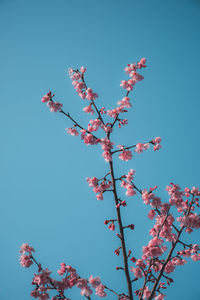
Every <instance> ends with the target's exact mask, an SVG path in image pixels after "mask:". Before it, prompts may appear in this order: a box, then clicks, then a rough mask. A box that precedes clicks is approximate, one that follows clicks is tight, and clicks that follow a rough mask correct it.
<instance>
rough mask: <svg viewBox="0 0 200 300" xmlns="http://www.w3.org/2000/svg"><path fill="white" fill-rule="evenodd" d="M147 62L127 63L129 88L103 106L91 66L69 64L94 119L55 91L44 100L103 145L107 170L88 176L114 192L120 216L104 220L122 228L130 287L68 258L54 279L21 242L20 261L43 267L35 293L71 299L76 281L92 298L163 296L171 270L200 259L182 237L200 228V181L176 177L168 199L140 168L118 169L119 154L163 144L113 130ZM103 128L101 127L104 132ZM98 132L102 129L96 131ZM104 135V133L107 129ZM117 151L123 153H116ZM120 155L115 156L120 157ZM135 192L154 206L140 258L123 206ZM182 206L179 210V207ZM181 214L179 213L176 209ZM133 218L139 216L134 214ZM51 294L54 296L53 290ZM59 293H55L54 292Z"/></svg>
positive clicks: (88, 140) (100, 190) (100, 192)
mask: <svg viewBox="0 0 200 300" xmlns="http://www.w3.org/2000/svg"><path fill="white" fill-rule="evenodd" d="M145 67H146V59H145V58H142V59H141V60H140V61H139V62H138V63H133V64H128V66H127V67H126V68H125V71H126V73H127V75H128V76H129V79H128V80H122V81H121V84H120V85H121V87H122V88H123V89H124V90H125V96H124V98H123V99H121V100H120V101H118V103H117V107H116V108H114V109H110V110H109V109H107V110H106V108H105V107H101V108H99V107H98V105H97V103H96V102H97V101H96V99H97V98H98V94H97V93H95V92H94V91H93V90H92V89H91V88H89V87H88V86H87V84H86V81H85V72H86V69H85V68H84V67H81V68H80V69H76V70H74V69H69V75H70V77H71V79H72V84H73V86H74V88H75V90H76V91H77V93H78V95H79V96H80V97H81V98H82V99H83V100H84V101H85V102H86V103H87V105H86V106H85V107H84V108H83V111H84V112H85V113H86V114H91V115H95V118H93V119H92V120H90V121H89V124H88V125H87V126H86V127H84V126H83V125H82V124H80V123H79V121H78V120H75V119H74V118H73V117H72V116H71V114H70V113H68V112H65V111H64V110H63V105H62V104H61V103H59V102H56V101H54V94H52V93H51V92H48V93H47V94H46V95H45V96H44V97H43V98H42V100H41V101H42V102H43V103H46V104H47V106H48V107H49V108H50V111H51V112H59V113H61V114H63V115H65V116H66V117H67V118H68V119H69V121H70V122H71V123H72V126H71V127H69V128H67V129H66V131H67V133H68V134H70V135H72V136H79V135H80V136H81V140H82V141H83V142H84V143H85V144H86V145H91V146H98V145H100V146H101V148H102V150H103V153H102V156H103V158H104V160H105V161H106V163H107V165H105V168H106V172H105V174H103V176H102V177H101V178H97V177H95V176H94V177H92V178H90V177H88V178H87V182H88V184H89V186H90V187H92V188H93V191H94V193H95V194H96V198H97V200H99V201H102V200H103V198H104V196H105V195H106V194H107V192H110V193H108V195H109V196H110V194H112V197H113V198H114V205H115V209H116V216H115V218H110V219H107V220H105V222H104V224H105V225H107V226H108V229H109V230H111V231H115V230H116V231H117V234H116V235H117V237H118V240H119V247H118V248H117V249H116V250H115V251H114V252H115V255H117V256H121V258H122V266H121V267H117V269H121V270H122V271H123V272H124V276H125V279H126V287H124V290H123V291H115V290H113V289H112V288H111V287H110V286H109V285H107V283H105V282H103V281H101V279H100V277H93V276H92V275H91V276H90V277H89V278H82V277H81V274H80V275H79V274H78V273H77V271H76V269H75V268H74V267H72V266H70V265H66V264H65V263H61V264H60V269H59V270H58V274H59V275H60V276H61V277H62V278H61V280H55V279H53V277H52V276H51V272H50V271H49V270H48V269H44V268H43V267H42V265H41V264H40V263H39V262H38V261H37V260H36V257H35V256H34V255H33V252H35V250H34V248H33V247H31V246H29V245H28V244H27V243H26V244H23V245H22V246H21V250H20V252H21V257H20V263H21V265H22V266H23V267H26V268H28V267H30V266H31V265H32V264H33V263H34V264H36V266H37V268H38V273H37V274H34V277H33V281H32V284H33V286H34V289H33V290H32V292H31V296H32V297H33V298H37V299H40V300H46V299H49V298H50V297H52V298H51V299H52V300H58V299H69V298H68V296H67V291H68V289H70V288H72V287H74V286H76V287H78V288H80V290H81V292H80V293H81V295H82V296H84V297H85V298H87V299H92V293H93V291H94V290H95V293H96V295H97V296H99V297H107V298H109V294H110V293H112V294H114V295H116V299H119V300H126V299H127V300H128V299H129V300H132V299H134V298H139V299H156V300H162V299H164V298H165V297H166V292H165V293H164V292H163V291H165V290H166V288H167V286H169V285H170V284H171V283H172V282H173V279H172V277H171V273H172V272H173V271H174V270H175V268H176V267H177V266H181V265H184V264H185V263H186V258H189V257H191V259H192V260H193V261H199V260H200V253H199V250H200V247H199V245H198V244H188V243H187V241H183V240H182V233H183V232H184V231H185V232H186V233H188V234H190V233H191V232H192V231H193V230H194V229H199V228H200V216H199V214H198V212H197V211H198V209H199V207H200V206H199V197H200V191H199V189H198V188H197V187H192V188H188V187H186V188H185V189H184V190H181V188H180V187H179V186H178V185H177V184H174V183H170V185H168V186H167V188H166V189H167V192H168V194H169V201H168V202H163V201H162V200H161V199H160V198H159V197H158V196H157V195H156V192H155V191H156V189H157V186H154V187H150V188H149V189H143V190H142V189H141V188H140V187H138V186H136V184H135V182H134V176H135V170H133V169H131V170H130V171H129V172H128V174H123V173H122V174H116V172H115V169H114V164H117V159H118V158H119V159H121V160H123V161H128V160H131V159H132V151H134V152H135V153H138V154H140V153H142V152H143V151H146V150H147V149H149V148H150V147H151V146H152V147H153V150H154V151H158V150H159V149H160V148H161V138H160V137H156V138H153V139H151V140H150V141H146V142H145V143H141V142H138V143H136V144H134V145H130V146H126V145H117V146H116V145H115V143H114V142H113V141H112V139H111V136H112V132H113V130H116V129H117V126H118V128H121V126H126V125H127V124H128V120H127V119H126V118H123V115H124V114H125V113H127V112H128V109H129V108H131V101H130V97H129V96H130V93H131V91H132V90H133V88H134V86H135V84H136V83H137V82H139V81H141V80H143V76H142V75H141V74H139V73H138V71H139V70H140V69H143V68H145ZM100 130H101V133H99V132H100ZM97 132H98V135H97ZM102 132H103V137H101V136H100V135H99V134H102ZM117 157H118V158H117ZM115 158H116V159H115ZM120 187H121V188H122V189H125V197H124V199H121V198H120V197H119V193H118V189H119V188H120ZM136 194H140V195H141V199H142V200H143V202H144V203H145V204H146V205H147V206H148V207H149V213H148V217H149V219H151V220H154V225H153V227H152V228H151V230H150V235H151V239H150V241H149V243H148V244H147V245H145V246H144V247H143V248H142V256H141V258H136V257H134V256H133V255H132V253H133V249H131V250H127V245H126V238H125V231H126V230H134V227H135V226H134V224H126V220H122V216H121V210H123V209H126V207H127V205H128V200H127V199H128V198H126V197H133V196H134V195H136ZM176 211H177V212H176ZM176 214H179V216H178V217H176V216H175V215H176ZM133 222H134V220H133ZM137 280H140V281H141V287H140V288H139V289H135V288H134V283H135V281H137ZM51 293H52V295H51V296H50V294H51ZM53 293H54V294H53Z"/></svg>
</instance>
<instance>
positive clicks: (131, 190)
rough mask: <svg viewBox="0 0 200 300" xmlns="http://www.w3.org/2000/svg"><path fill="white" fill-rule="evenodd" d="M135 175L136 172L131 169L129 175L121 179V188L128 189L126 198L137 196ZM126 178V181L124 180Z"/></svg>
mask: <svg viewBox="0 0 200 300" xmlns="http://www.w3.org/2000/svg"><path fill="white" fill-rule="evenodd" d="M134 174H135V171H134V170H133V169H131V170H130V171H129V172H128V174H127V175H124V176H122V177H121V178H120V180H121V187H123V188H125V189H126V196H129V197H130V196H134V195H135V194H136V190H135V189H134V185H133V183H132V181H133V175H134ZM122 178H124V179H125V180H123V179H122Z"/></svg>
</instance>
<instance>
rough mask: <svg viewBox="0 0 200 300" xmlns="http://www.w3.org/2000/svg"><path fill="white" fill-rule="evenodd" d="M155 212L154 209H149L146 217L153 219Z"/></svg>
mask: <svg viewBox="0 0 200 300" xmlns="http://www.w3.org/2000/svg"><path fill="white" fill-rule="evenodd" d="M155 215H156V213H155V210H153V209H152V210H150V211H149V213H148V218H149V219H151V220H153V219H154V217H155Z"/></svg>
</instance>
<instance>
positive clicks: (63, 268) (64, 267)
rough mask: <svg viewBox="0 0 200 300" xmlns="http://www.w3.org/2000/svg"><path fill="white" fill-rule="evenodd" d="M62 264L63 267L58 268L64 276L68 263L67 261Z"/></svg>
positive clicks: (59, 272)
mask: <svg viewBox="0 0 200 300" xmlns="http://www.w3.org/2000/svg"><path fill="white" fill-rule="evenodd" d="M60 266H61V268H60V269H59V270H58V274H59V275H61V276H62V275H64V274H65V272H66V264H65V263H61V264H60Z"/></svg>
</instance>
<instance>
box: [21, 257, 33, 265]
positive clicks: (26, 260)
mask: <svg viewBox="0 0 200 300" xmlns="http://www.w3.org/2000/svg"><path fill="white" fill-rule="evenodd" d="M20 264H21V266H22V267H25V268H29V267H30V266H31V265H32V264H33V261H32V259H31V258H30V256H29V255H25V254H22V255H21V256H20Z"/></svg>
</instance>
